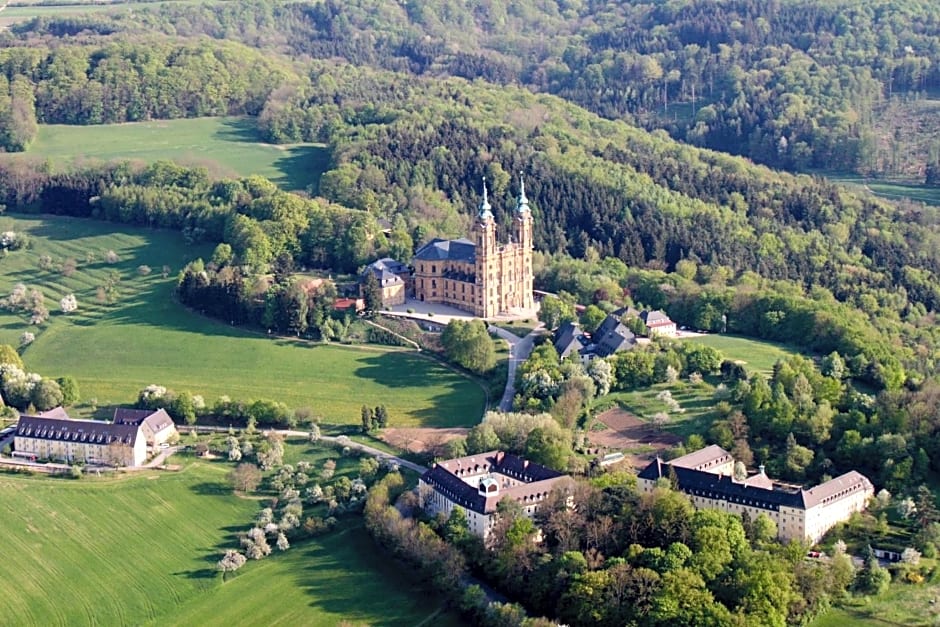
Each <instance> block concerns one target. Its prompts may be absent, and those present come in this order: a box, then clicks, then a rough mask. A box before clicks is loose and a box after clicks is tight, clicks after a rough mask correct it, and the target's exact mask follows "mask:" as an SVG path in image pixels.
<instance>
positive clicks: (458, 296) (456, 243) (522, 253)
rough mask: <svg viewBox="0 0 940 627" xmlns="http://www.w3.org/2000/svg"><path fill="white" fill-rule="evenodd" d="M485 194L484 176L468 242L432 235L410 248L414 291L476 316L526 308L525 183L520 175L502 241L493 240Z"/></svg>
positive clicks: (528, 230) (528, 224)
mask: <svg viewBox="0 0 940 627" xmlns="http://www.w3.org/2000/svg"><path fill="white" fill-rule="evenodd" d="M487 196H488V194H487V189H486V180H484V181H483V200H482V201H481V202H480V210H479V212H478V214H477V218H476V220H475V222H474V226H473V241H472V242H471V241H469V240H467V239H457V240H442V239H435V240H433V241H431V242H428V243H427V244H425V245H424V246H422V247H421V248H420V249H419V250H418V252H417V253H415V258H414V262H413V266H414V269H415V274H414V286H415V297H416V298H417V299H418V300H422V301H425V302H430V303H442V304H446V305H450V306H452V307H457V308H459V309H463V310H465V311H468V312H470V313H473V314H474V315H476V316H479V317H481V318H492V317H495V316H497V315H500V314H526V313H532V312H533V310H534V307H533V301H532V211H531V210H530V209H529V200H528V198H526V195H525V183H524V182H523V181H522V180H521V179H520V181H519V197H518V198H517V200H516V207H515V211H514V212H513V221H512V237H511V239H510V241H508V242H502V243H500V242H498V241H497V238H496V221H495V220H494V219H493V212H492V211H491V209H492V207H491V206H490V203H489V199H488V197H487ZM533 315H534V313H533Z"/></svg>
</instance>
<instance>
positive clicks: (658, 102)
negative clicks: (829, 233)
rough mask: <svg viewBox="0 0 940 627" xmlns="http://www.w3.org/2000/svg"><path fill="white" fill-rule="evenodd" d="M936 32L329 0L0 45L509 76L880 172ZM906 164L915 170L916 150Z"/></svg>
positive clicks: (128, 20)
mask: <svg viewBox="0 0 940 627" xmlns="http://www.w3.org/2000/svg"><path fill="white" fill-rule="evenodd" d="M938 31H940V11H938V9H937V7H935V6H934V5H933V4H932V3H928V2H915V3H905V4H904V5H902V6H896V5H884V4H883V3H880V2H875V1H874V0H871V1H866V2H861V3H859V2H851V1H849V0H831V1H827V2H822V3H819V2H807V1H805V0H775V1H773V2H758V1H756V0H735V1H733V2H720V3H715V2H707V1H706V0H697V1H692V2H682V3H676V4H669V5H663V4H661V3H654V2H644V1H642V0H636V1H632V2H613V1H604V2H591V3H583V4H578V5H572V4H568V3H547V4H546V3H536V2H531V1H526V2H514V3H511V4H507V5H503V4H496V5H488V6H487V9H486V10H483V9H481V8H478V7H473V6H466V7H463V6H462V7H455V6H451V5H447V6H446V7H445V6H444V4H443V3H440V2H433V1H432V2H422V3H417V4H408V5H388V4H387V3H383V2H377V1H376V0H357V1H355V2H337V1H333V0H331V1H329V2H323V3H318V4H316V5H312V6H311V5H306V4H302V3H287V4H282V5H277V6H276V7H271V6H269V5H267V4H266V3H263V2H239V3H225V4H223V5H196V6H190V5H161V6H159V7H155V8H154V9H153V10H151V11H135V12H134V13H133V14H127V13H125V14H117V15H114V16H104V15H93V16H86V17H71V16H67V17H60V18H37V19H35V20H33V21H32V22H30V23H27V24H24V25H18V26H15V27H14V28H13V30H12V33H11V34H10V35H8V36H7V38H8V39H9V40H11V43H13V42H16V43H19V42H22V41H24V40H25V41H37V40H38V41H41V42H48V41H54V40H56V39H60V38H63V37H67V36H75V35H78V34H86V33H94V34H96V35H97V36H99V37H111V38H114V37H127V36H133V37H142V36H145V35H152V34H153V33H154V32H161V33H163V34H165V35H168V36H174V37H178V36H186V37H195V36H203V35H208V36H209V37H213V38H216V39H232V40H235V41H238V42H241V43H244V44H247V45H250V46H253V47H259V48H270V49H275V50H277V51H279V52H281V53H286V54H290V55H304V56H308V57H312V58H317V59H335V58H341V59H345V60H346V61H348V62H350V63H351V64H353V65H356V66H371V67H375V68H383V69H388V70H394V71H398V72H407V73H409V74H412V75H417V76H432V77H441V76H459V77H464V78H468V79H483V80H486V81H488V82H492V83H496V84H500V85H509V84H521V85H524V86H526V88H527V89H529V90H531V91H535V92H539V93H550V94H554V95H558V96H561V97H563V98H565V99H567V100H569V101H571V102H573V103H575V104H577V105H579V106H581V107H584V108H585V109H588V110H590V111H593V112H595V113H598V114H600V115H603V116H604V117H607V118H610V119H628V120H631V121H632V122H634V123H636V124H638V125H641V126H644V127H645V128H649V129H653V128H663V129H666V130H667V131H668V132H669V133H670V134H672V135H673V136H674V137H676V138H679V139H683V140H686V141H689V142H692V143H695V144H698V145H702V146H705V147H708V148H713V149H717V150H722V151H725V152H731V153H734V154H743V155H746V156H748V157H750V158H752V159H754V160H755V161H758V162H761V163H767V164H769V165H773V166H775V167H784V168H790V169H796V170H803V169H806V168H826V169H833V168H835V169H842V170H857V171H864V172H882V173H883V172H886V171H888V170H889V169H890V167H891V161H892V157H891V156H890V155H888V154H885V150H884V149H883V148H882V147H881V146H880V145H879V141H878V138H877V137H876V132H877V131H879V130H880V129H879V128H878V120H877V117H878V116H877V114H878V111H879V110H880V108H881V107H882V106H883V104H884V103H885V102H886V101H888V100H890V99H891V98H893V97H895V96H898V95H902V96H914V97H918V96H919V95H921V94H924V93H927V92H928V91H930V90H934V89H936V88H937V87H938V86H940V69H938V68H940V51H938V49H937V47H936V45H935V39H936V36H937V33H938ZM458 33H459V36H458ZM455 37H456V40H455ZM455 42H458V44H459V45H456V46H455V45H451V44H452V43H455ZM313 115H314V116H315V115H316V114H313ZM294 130H296V127H294ZM288 132H293V131H292V130H290V128H289V130H288ZM917 159H918V160H919V161H920V162H921V164H922V165H921V169H923V164H925V163H926V162H927V159H928V155H927V154H926V153H924V152H923V151H921V153H920V154H918V155H917Z"/></svg>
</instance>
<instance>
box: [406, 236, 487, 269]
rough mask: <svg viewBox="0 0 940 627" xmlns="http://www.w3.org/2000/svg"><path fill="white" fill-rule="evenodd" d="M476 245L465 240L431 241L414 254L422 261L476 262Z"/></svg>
mask: <svg viewBox="0 0 940 627" xmlns="http://www.w3.org/2000/svg"><path fill="white" fill-rule="evenodd" d="M476 250H477V247H476V244H474V243H473V242H471V241H470V240H468V239H466V238H460V239H440V238H438V239H433V240H431V241H430V242H428V243H427V244H425V245H424V246H422V247H421V248H419V249H418V252H416V253H415V259H420V260H422V261H466V262H470V263H473V262H474V261H475V260H476Z"/></svg>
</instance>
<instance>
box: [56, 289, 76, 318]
mask: <svg viewBox="0 0 940 627" xmlns="http://www.w3.org/2000/svg"><path fill="white" fill-rule="evenodd" d="M59 307H61V308H62V313H64V314H70V313H72V312H73V311H75V310H76V309H78V301H77V300H76V299H75V294H66V295H65V296H63V297H62V300H60V301H59Z"/></svg>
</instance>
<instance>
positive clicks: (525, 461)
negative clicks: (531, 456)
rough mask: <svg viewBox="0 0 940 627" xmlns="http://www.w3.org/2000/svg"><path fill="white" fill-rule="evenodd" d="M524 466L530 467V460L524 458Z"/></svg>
mask: <svg viewBox="0 0 940 627" xmlns="http://www.w3.org/2000/svg"><path fill="white" fill-rule="evenodd" d="M522 467H523V468H528V467H529V460H527V459H523V460H522Z"/></svg>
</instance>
